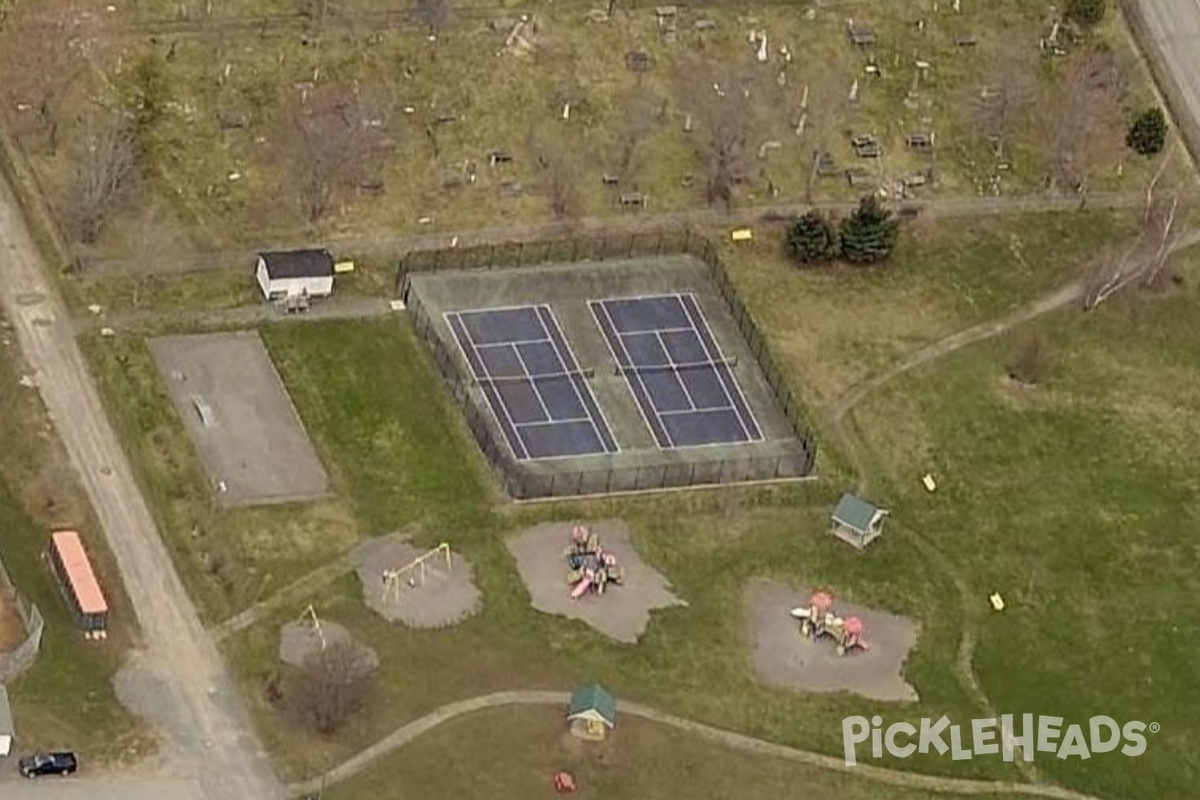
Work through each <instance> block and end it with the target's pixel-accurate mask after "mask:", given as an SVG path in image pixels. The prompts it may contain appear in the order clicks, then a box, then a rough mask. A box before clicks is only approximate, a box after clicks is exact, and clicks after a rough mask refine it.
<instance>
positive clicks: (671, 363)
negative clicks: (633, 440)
mask: <svg viewBox="0 0 1200 800" xmlns="http://www.w3.org/2000/svg"><path fill="white" fill-rule="evenodd" d="M654 338H655V340H656V341H657V342H658V346H659V347H661V348H662V351H663V354H665V355H666V357H667V366H668V367H670V368H671V374H672V375H674V376H675V382H676V383H678V384H679V388H680V389H682V390H683V396H684V397H686V398H687V401H688V405H689V406H691V407H692V408H691V410H692V411H696V410H697V406H696V400H695V398H694V397H692V393H691V392H690V391H689V390H688V388H687V384H686V383H684V382H683V376H682V375H680V374H679V365H678V364H676V363H675V356H673V355H671V351H670V350H668V349H667V343H666V342H664V341H663V337H662V334H661V333H659V332H658V331H655V332H654ZM657 405H658V404H657V403H655V406H657ZM654 410H655V411H657V412H658V415H659V416H660V417H661V416H662V412H661V411H659V410H658V408H657V407H656V408H655V409H654Z"/></svg>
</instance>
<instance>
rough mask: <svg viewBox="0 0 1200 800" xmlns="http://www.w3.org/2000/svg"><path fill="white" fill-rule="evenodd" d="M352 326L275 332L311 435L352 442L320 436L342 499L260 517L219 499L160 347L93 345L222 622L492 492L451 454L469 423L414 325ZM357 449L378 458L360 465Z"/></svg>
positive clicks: (166, 528) (201, 590) (175, 532)
mask: <svg viewBox="0 0 1200 800" xmlns="http://www.w3.org/2000/svg"><path fill="white" fill-rule="evenodd" d="M345 325H353V323H338V322H333V323H322V324H319V325H315V326H312V327H310V326H309V324H308V323H306V324H304V325H300V326H295V325H291V324H287V323H281V324H279V325H276V326H266V327H265V328H264V329H263V336H264V339H265V340H266V341H267V343H268V346H269V347H270V349H271V351H272V355H273V357H274V359H275V361H276V365H277V368H278V369H279V371H280V373H281V375H282V377H283V378H284V381H285V383H286V384H287V386H288V388H289V390H290V391H291V393H292V396H293V398H294V401H295V402H296V404H297V405H298V406H299V407H300V409H301V411H302V413H303V416H304V420H305V422H306V424H307V425H308V427H309V428H310V429H313V428H316V429H329V430H337V431H338V432H339V436H341V437H345V438H330V439H321V438H319V439H318V446H319V452H320V455H321V456H322V457H323V460H324V461H325V463H326V464H327V468H328V470H329V472H330V474H331V478H332V481H333V486H334V489H335V491H336V492H337V494H338V497H337V498H335V499H331V500H328V501H322V502H317V503H304V504H287V505H272V506H262V507H257V508H248V509H225V508H222V507H220V506H218V504H217V503H216V501H215V498H214V496H213V492H212V489H211V488H210V481H209V479H208V476H207V474H206V472H205V470H204V468H203V466H202V465H201V464H200V461H199V459H198V456H197V454H196V451H195V447H194V445H193V444H192V442H191V440H190V438H189V437H188V434H187V431H186V430H185V429H184V427H183V423H182V421H181V420H180V419H179V416H178V414H177V413H176V411H175V408H174V406H173V405H172V403H171V400H170V398H169V397H168V395H167V394H166V390H165V387H164V386H163V384H162V381H161V377H160V376H159V374H158V370H157V367H156V366H155V364H154V361H153V358H152V357H151V354H150V351H149V346H148V344H147V341H146V340H145V339H142V338H137V337H132V336H130V337H126V336H118V337H116V338H101V337H98V336H91V337H85V338H84V339H82V340H81V341H82V345H83V347H84V349H85V352H87V353H88V355H89V358H90V359H91V362H92V364H93V372H94V374H95V375H96V378H97V382H98V384H99V386H100V388H101V390H102V395H103V396H104V398H105V401H106V403H107V406H108V409H109V413H110V414H111V415H112V417H113V419H114V421H115V423H116V425H117V426H118V428H119V430H120V431H121V434H122V439H123V441H124V442H125V443H126V447H127V448H128V449H129V451H130V456H131V460H132V462H133V463H134V464H135V465H136V466H135V469H136V471H137V473H138V479H139V482H140V483H141V485H142V487H143V491H145V492H146V493H147V495H148V496H149V498H150V499H151V501H152V503H151V505H152V508H153V509H154V513H155V514H156V516H157V518H158V522H159V526H160V530H161V531H162V532H163V535H164V538H165V540H166V542H167V544H168V546H169V547H170V548H171V550H172V552H173V554H174V556H175V560H176V564H177V567H178V568H179V570H180V573H181V575H182V576H183V578H184V580H185V582H186V583H187V584H188V587H189V590H190V591H191V592H192V595H193V597H194V598H195V600H196V602H197V604H198V606H199V609H200V611H201V613H202V616H203V617H204V618H205V619H206V620H208V621H210V622H216V621H219V620H222V619H225V618H227V617H229V616H231V615H232V614H234V613H235V612H237V611H238V610H241V609H243V608H245V607H246V606H248V605H251V604H253V603H255V602H257V601H259V600H263V599H265V598H267V597H269V596H271V595H272V594H274V593H275V592H276V591H278V590H279V589H281V588H283V587H285V586H287V585H288V584H290V583H291V582H292V581H294V580H296V579H297V578H299V577H301V576H303V575H305V574H306V573H308V572H310V571H311V570H313V569H315V568H317V567H319V566H321V565H323V564H326V563H328V562H329V561H330V560H332V559H334V558H335V557H337V556H338V555H340V554H341V553H343V552H345V551H346V550H347V549H348V548H349V547H350V546H352V545H353V544H354V543H355V542H356V541H357V540H358V539H359V537H360V536H361V535H362V534H363V533H364V532H365V533H370V534H372V535H380V534H383V533H387V532H390V531H392V530H398V529H400V528H407V527H411V526H417V527H419V526H421V525H424V524H426V523H430V522H440V523H446V524H451V523H454V522H455V521H457V520H459V519H460V518H461V517H460V516H459V509H461V508H463V507H464V504H465V506H466V507H470V505H471V504H470V502H469V501H467V500H466V498H468V497H469V496H470V492H471V486H472V484H473V485H474V486H476V487H479V488H478V491H480V492H482V481H481V478H480V475H479V473H478V471H477V467H476V466H475V465H474V463H473V462H472V461H471V460H470V459H464V458H462V456H461V453H460V452H459V451H456V450H455V449H454V448H452V447H447V446H446V445H445V436H446V431H448V430H452V429H453V427H454V425H455V424H456V422H455V419H454V417H453V416H451V414H450V411H449V409H448V408H447V407H446V406H445V404H444V402H443V400H442V395H441V388H440V384H439V383H438V381H437V379H436V377H435V375H434V374H433V372H432V369H431V367H430V366H429V364H428V363H427V361H426V360H425V356H424V354H423V353H422V352H421V351H420V350H419V348H418V346H417V344H416V342H415V340H414V339H413V336H412V334H411V333H410V332H409V331H408V329H407V328H406V327H405V326H404V325H403V324H402V323H400V322H398V321H396V320H394V319H384V320H379V321H376V322H369V323H363V324H362V325H363V327H362V328H355V330H357V331H359V332H361V333H363V334H364V335H356V336H346V335H345V334H344V333H340V331H344V330H345V328H344V327H339V326H345ZM388 364H395V365H406V366H401V367H397V368H388V367H387V365H388ZM330 370H333V371H337V374H330V373H329V372H328V371H330ZM322 381H325V382H328V381H333V382H334V384H335V385H337V386H339V387H340V388H343V389H346V388H348V387H347V386H346V382H347V381H352V382H359V384H360V385H359V388H358V389H357V390H356V391H357V393H361V394H362V395H364V396H375V397H381V398H385V400H386V402H387V405H386V406H384V407H382V408H376V409H373V410H372V409H366V408H361V407H358V408H356V407H355V406H354V404H353V397H354V396H355V392H354V391H347V392H346V393H345V394H343V395H341V396H340V397H323V396H318V395H317V394H316V393H315V392H314V390H313V389H312V388H311V387H312V385H313V384H320V383H321V382H322ZM372 412H373V413H372ZM349 452H359V453H363V454H364V455H365V456H366V457H365V458H363V459H349V458H347V453H349ZM348 482H353V483H354V485H356V486H364V487H365V486H369V487H372V489H371V494H370V495H369V496H366V497H361V496H355V495H354V494H353V493H351V492H348V491H346V486H347V483H348ZM476 507H479V504H478V503H477V504H476Z"/></svg>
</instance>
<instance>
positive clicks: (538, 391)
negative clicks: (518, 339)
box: [506, 344, 554, 450]
mask: <svg viewBox="0 0 1200 800" xmlns="http://www.w3.org/2000/svg"><path fill="white" fill-rule="evenodd" d="M509 347H511V348H512V351H513V352H514V353H516V354H517V361H519V362H521V369H522V370H523V371H524V372H525V380H527V381H529V385H530V386H532V387H533V393H534V395H535V396H536V397H537V401H538V405H540V406H541V407H542V416H543V417H545V418H546V420H545V421H547V422H554V417H552V416H550V409H549V408H547V407H546V400H545V398H543V397H542V390H541V389H539V388H538V382H537V381H535V380H534V379H533V373H532V372H530V371H529V365H528V364H526V363H525V356H523V355H521V349H520V348H519V347H517V346H516V345H515V344H510V345H509ZM518 380H519V379H518ZM506 405H507V404H506ZM525 449H526V450H528V449H529V447H528V446H526V448H525Z"/></svg>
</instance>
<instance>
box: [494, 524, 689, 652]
mask: <svg viewBox="0 0 1200 800" xmlns="http://www.w3.org/2000/svg"><path fill="white" fill-rule="evenodd" d="M574 526H575V524H574V523H571V522H548V523H544V524H542V525H537V526H535V527H533V528H530V529H529V530H526V531H523V532H522V533H520V534H518V535H516V536H514V537H511V538H510V539H508V541H507V542H506V544H507V546H508V551H509V552H510V553H511V554H512V556H513V558H514V559H516V562H517V570H518V571H519V572H520V573H521V578H522V579H523V580H524V581H525V586H526V587H527V588H528V589H529V596H530V602H531V604H532V605H533V607H534V608H536V609H537V610H538V611H542V612H544V613H546V614H556V615H559V616H564V617H569V618H571V619H578V620H582V621H583V622H586V623H587V624H588V625H591V626H592V627H593V628H595V629H596V630H598V631H600V632H601V633H603V634H604V635H605V636H608V637H610V638H612V639H615V640H617V641H618V642H625V643H628V644H636V643H637V640H638V639H639V638H640V637H641V635H642V634H643V633H644V632H645V631H646V626H647V625H649V623H650V612H651V611H653V610H655V609H658V608H670V607H672V606H685V605H687V603H686V602H685V601H683V600H681V599H679V598H678V597H676V596H675V595H674V594H672V593H671V590H670V584H669V583H668V582H667V579H666V578H665V577H663V575H662V574H661V573H659V572H658V571H656V570H654V569H651V568H650V567H649V566H648V565H647V564H646V563H645V562H643V561H642V559H641V557H640V556H639V555H638V552H637V550H636V549H635V548H634V546H633V540H632V537H631V535H630V532H629V528H628V527H627V526H626V525H625V524H624V523H623V522H620V521H616V520H606V521H604V522H597V523H592V524H589V525H588V527H589V528H590V529H591V531H592V533H593V534H595V535H596V536H597V537H599V540H600V545H601V546H602V547H603V548H604V549H605V550H606V551H608V552H609V553H611V554H612V555H614V556H616V558H617V563H618V565H619V566H620V567H621V569H622V571H623V573H624V579H623V582H622V584H621V585H620V586H611V585H610V586H609V587H608V588H607V589H606V590H605V592H604V594H602V595H597V594H595V593H592V592H589V593H588V594H585V595H584V596H583V597H581V598H579V599H578V600H572V599H571V597H570V590H571V587H570V585H569V584H568V583H567V580H566V579H567V572H568V570H567V563H566V558H565V556H564V555H563V553H564V551H565V550H566V548H567V546H568V545H569V544H570V541H571V530H572V528H574Z"/></svg>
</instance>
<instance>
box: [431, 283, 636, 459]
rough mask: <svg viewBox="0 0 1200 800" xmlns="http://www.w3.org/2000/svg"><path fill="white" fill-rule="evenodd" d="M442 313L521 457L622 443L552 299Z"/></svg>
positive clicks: (607, 448) (609, 448)
mask: <svg viewBox="0 0 1200 800" xmlns="http://www.w3.org/2000/svg"><path fill="white" fill-rule="evenodd" d="M444 316H445V319H446V324H447V325H449V326H450V329H451V330H452V331H453V332H454V339H455V341H456V342H458V346H459V349H460V351H461V352H462V355H463V358H464V359H465V360H466V362H467V364H468V365H469V367H470V369H471V374H472V377H473V379H474V381H475V382H476V384H477V385H478V386H479V388H480V390H481V391H482V392H483V395H484V397H486V398H487V403H488V406H489V408H490V409H491V411H492V414H493V415H494V417H495V419H496V424H497V426H498V427H499V428H500V430H501V432H502V433H503V434H504V438H505V439H506V440H507V441H508V444H509V447H511V448H512V451H513V455H514V456H515V457H516V458H517V459H518V460H520V461H527V460H530V459H544V458H559V457H568V456H581V455H591V454H597V453H616V452H618V451H619V449H620V448H619V447H618V446H617V443H616V440H615V439H614V438H613V435H612V431H611V430H610V428H609V425H608V422H607V421H606V420H605V418H604V414H603V413H602V412H601V411H600V407H599V405H598V404H597V403H596V398H595V397H594V396H593V394H592V390H591V387H590V386H589V385H588V382H587V378H588V373H587V372H585V371H584V370H582V369H580V367H579V362H578V360H577V359H576V358H575V354H574V353H573V352H572V351H571V347H570V345H568V344H567V340H566V337H564V336H563V333H562V329H561V328H560V327H559V324H558V320H557V319H556V318H555V316H554V312H553V311H551V309H550V307H549V306H548V305H529V306H515V307H510V308H486V309H477V310H472V311H451V312H446V313H445V315H444Z"/></svg>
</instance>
